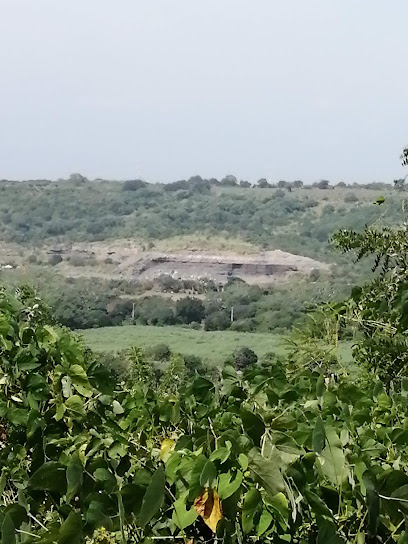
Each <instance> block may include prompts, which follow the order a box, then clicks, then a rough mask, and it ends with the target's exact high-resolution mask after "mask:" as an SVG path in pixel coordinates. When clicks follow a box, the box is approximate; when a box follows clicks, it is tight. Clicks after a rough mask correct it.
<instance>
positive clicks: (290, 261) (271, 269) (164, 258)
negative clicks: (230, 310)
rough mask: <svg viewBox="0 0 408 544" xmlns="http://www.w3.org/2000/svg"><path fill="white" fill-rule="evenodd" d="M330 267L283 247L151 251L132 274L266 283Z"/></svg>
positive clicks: (221, 281)
mask: <svg viewBox="0 0 408 544" xmlns="http://www.w3.org/2000/svg"><path fill="white" fill-rule="evenodd" d="M327 268H328V265H326V264H323V263H320V262H318V261H314V260H313V259H309V258H308V257H302V256H299V255H292V254H290V253H285V252H283V251H279V250H276V251H269V252H265V253H262V254H259V255H256V256H243V255H228V254H226V255H213V254H205V253H200V254H198V253H195V252H180V253H168V254H165V253H150V254H144V255H141V256H140V259H139V260H138V261H137V262H135V263H134V266H133V274H132V275H133V276H134V277H139V278H140V279H154V278H157V277H158V276H160V275H162V274H165V275H169V276H172V277H173V278H178V279H202V278H208V279H212V280H214V281H215V282H219V283H225V282H227V281H228V279H229V278H231V277H237V278H241V279H243V280H245V281H246V282H248V283H262V282H268V281H269V282H270V281H274V280H277V279H282V278H283V277H287V276H288V275H292V274H308V273H310V272H311V270H313V269H321V270H322V269H327Z"/></svg>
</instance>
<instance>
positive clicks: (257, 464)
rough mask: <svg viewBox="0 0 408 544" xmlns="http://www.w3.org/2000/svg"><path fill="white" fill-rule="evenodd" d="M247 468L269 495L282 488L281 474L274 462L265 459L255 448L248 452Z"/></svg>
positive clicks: (273, 494)
mask: <svg viewBox="0 0 408 544" xmlns="http://www.w3.org/2000/svg"><path fill="white" fill-rule="evenodd" d="M249 470H250V471H251V472H252V473H253V475H254V478H255V480H256V481H257V482H258V483H259V484H260V485H261V486H262V487H263V488H264V489H265V491H266V492H267V493H268V495H269V496H270V497H273V496H275V495H276V494H277V493H279V492H281V491H283V490H284V481H283V476H282V473H281V471H280V470H279V467H278V465H277V464H276V462H274V461H273V460H269V459H265V458H264V457H262V455H261V454H260V453H258V452H257V451H256V450H255V451H254V450H252V451H251V452H250V456H249Z"/></svg>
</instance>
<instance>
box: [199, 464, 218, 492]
mask: <svg viewBox="0 0 408 544" xmlns="http://www.w3.org/2000/svg"><path fill="white" fill-rule="evenodd" d="M216 478H217V471H216V469H215V466H214V463H213V462H212V461H207V462H206V464H205V465H204V468H203V470H202V472H201V475H200V485H201V486H202V487H213V485H214V482H215V480H216Z"/></svg>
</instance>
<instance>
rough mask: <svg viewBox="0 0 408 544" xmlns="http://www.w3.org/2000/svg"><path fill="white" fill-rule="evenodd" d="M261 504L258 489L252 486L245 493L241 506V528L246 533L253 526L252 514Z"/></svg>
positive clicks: (250, 530) (249, 531)
mask: <svg viewBox="0 0 408 544" xmlns="http://www.w3.org/2000/svg"><path fill="white" fill-rule="evenodd" d="M261 506H262V497H261V494H260V493H259V491H258V490H257V489H256V488H255V487H253V488H252V489H250V490H249V491H247V493H246V494H245V498H244V505H243V507H242V530H243V531H244V534H246V535H248V534H249V533H251V532H252V529H253V528H254V516H255V514H256V513H257V511H258V510H259V509H260V508H261Z"/></svg>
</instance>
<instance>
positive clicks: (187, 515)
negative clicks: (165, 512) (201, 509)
mask: <svg viewBox="0 0 408 544" xmlns="http://www.w3.org/2000/svg"><path fill="white" fill-rule="evenodd" d="M173 506H174V511H173V516H172V519H173V522H174V523H175V524H176V525H177V527H178V528H179V529H181V530H182V531H183V530H184V529H185V528H186V527H188V526H189V525H191V524H192V523H194V522H195V520H196V519H197V516H198V514H197V512H196V510H195V509H194V508H190V510H187V508H186V499H185V497H180V498H179V499H177V500H176V502H175V503H174V505H173Z"/></svg>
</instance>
